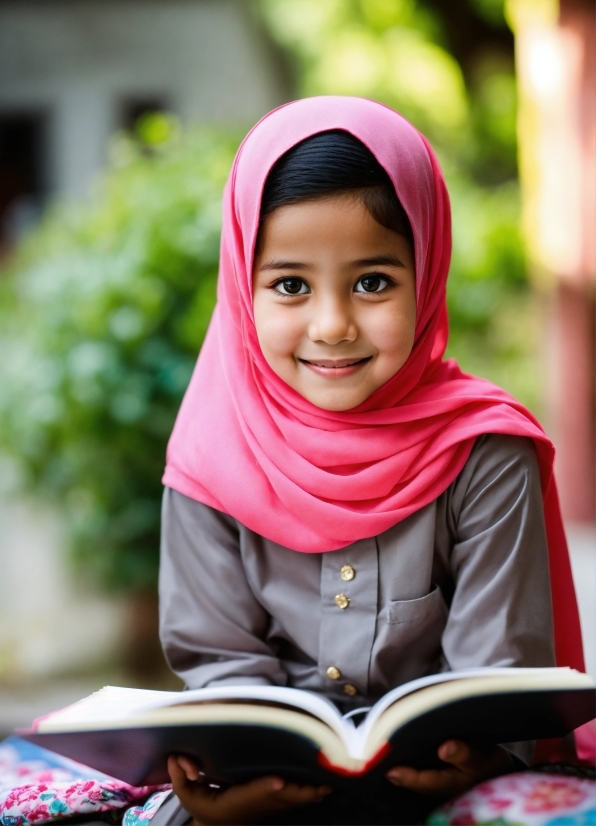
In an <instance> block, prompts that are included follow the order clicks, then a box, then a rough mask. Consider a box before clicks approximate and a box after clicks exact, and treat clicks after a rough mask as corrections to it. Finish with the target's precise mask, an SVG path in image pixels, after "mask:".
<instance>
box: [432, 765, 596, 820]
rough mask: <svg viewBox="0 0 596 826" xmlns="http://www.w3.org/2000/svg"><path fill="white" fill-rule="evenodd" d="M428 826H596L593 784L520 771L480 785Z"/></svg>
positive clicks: (437, 812)
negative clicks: (520, 772)
mask: <svg viewBox="0 0 596 826" xmlns="http://www.w3.org/2000/svg"><path fill="white" fill-rule="evenodd" d="M427 824H428V826H575V824H577V826H596V782H595V781H594V780H586V779H583V778H579V777H567V776H564V775H557V774H542V773H536V772H531V771H529V772H524V773H522V774H509V775H505V776H504V777H497V778H495V779H494V780H489V781H487V782H485V783H481V784H480V785H479V786H476V787H475V788H474V789H472V790H471V791H469V792H467V793H466V794H464V795H462V796H461V797H458V798H457V799H456V800H452V801H451V802H450V803H447V804H446V805H445V806H442V807H441V808H440V809H436V810H435V811H434V812H433V813H432V814H431V815H430V817H429V818H428V819H427Z"/></svg>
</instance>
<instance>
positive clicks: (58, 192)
mask: <svg viewBox="0 0 596 826" xmlns="http://www.w3.org/2000/svg"><path fill="white" fill-rule="evenodd" d="M595 32H596V29H595V27H594V9H593V4H592V3H591V2H588V1H587V0H560V2H558V1H557V0H507V2H503V0H167V2H166V0H0V353H1V354H2V355H1V358H0V497H1V498H0V735H3V734H8V733H9V732H10V731H11V729H12V727H13V726H14V725H17V724H18V725H26V724H28V723H29V722H30V720H31V719H32V717H33V716H35V715H37V714H41V713H44V712H46V711H48V710H51V709H52V708H55V707H58V706H60V705H65V704H66V703H68V702H71V701H73V700H75V699H78V698H79V697H81V696H83V695H85V694H87V693H89V692H90V691H92V690H95V689H96V688H99V687H101V686H102V685H103V684H105V683H106V682H111V683H118V684H127V685H146V686H156V687H177V686H178V683H177V681H176V680H175V678H173V677H172V676H171V675H169V673H168V671H167V668H166V667H165V664H164V662H163V658H162V656H161V653H160V650H159V644H158V641H157V600H156V593H155V585H156V575H157V563H158V550H159V512H160V496H161V482H160V478H161V473H162V469H163V464H164V455H165V445H166V442H167V438H168V435H169V433H170V430H171V427H172V424H173V421H174V418H175V415H176V412H177V409H178V406H179V404H180V400H181V398H182V395H183V393H184V390H185V387H186V384H187V382H188V380H189V377H190V373H191V370H192V367H193V364H194V362H195V359H196V355H197V352H198V350H199V348H200V346H201V342H202V339H203V336H204V333H205V330H206V327H207V324H208V321H209V317H210V313H211V310H212V308H213V304H214V299H215V283H216V276H217V258H218V242H219V230H220V206H221V191H222V187H223V183H224V181H225V179H226V176H227V173H228V170H229V167H230V165H231V162H232V158H233V155H234V152H235V150H236V148H237V146H238V143H239V141H240V140H241V138H242V136H243V134H245V132H246V131H247V129H248V128H250V126H252V124H253V123H254V122H255V121H256V120H257V119H258V118H259V117H261V116H262V115H263V114H265V113H266V112H267V111H268V110H270V109H271V108H273V107H275V106H277V105H279V104H281V103H283V102H285V101H287V100H291V99H293V98H296V97H301V96H305V95H316V94H356V95H362V96H365V97H371V98H375V99H377V100H380V101H383V102H385V103H387V104H389V105H390V106H392V107H394V108H396V109H397V110H399V111H400V112H402V113H403V114H404V115H406V116H407V117H408V118H409V119H410V120H411V121H412V122H413V123H414V124H415V125H416V126H418V127H419V128H420V129H421V130H422V131H423V132H425V134H426V135H427V136H428V137H429V138H430V140H431V142H432V143H433V145H434V147H435V149H436V151H437V153H438V155H439V157H440V160H441V162H442V165H443V168H444V170H445V174H446V177H447V181H448V185H449V189H450V193H451V197H452V205H453V218H454V254H453V264H452V269H451V275H450V287H449V297H448V300H449V311H450V318H451V340H450V345H449V354H450V355H453V356H455V357H457V359H458V360H459V361H460V363H461V365H462V366H463V368H464V369H466V370H468V371H470V372H474V373H477V374H479V375H482V376H486V377H487V378H489V379H492V380H494V381H496V382H497V383H499V384H501V385H502V386H504V387H505V388H506V389H507V390H509V391H510V392H512V393H513V394H515V395H516V396H517V397H518V398H519V399H520V400H521V401H522V402H523V403H524V404H526V405H527V406H528V407H530V409H531V410H532V411H533V412H534V413H535V414H536V415H537V416H538V417H539V419H540V420H541V421H542V422H543V424H544V425H545V427H546V429H547V431H548V432H549V434H550V435H551V436H552V437H553V438H554V440H555V443H556V445H557V449H558V459H557V473H558V479H559V485H560V490H561V498H562V503H563V510H564V515H565V519H566V524H567V530H568V536H569V539H570V544H571V549H572V560H573V568H574V577H575V580H576V585H577V588H578V591H579V597H580V608H581V613H582V624H583V627H584V636H585V642H586V648H587V657H588V667H589V670H590V671H591V672H592V673H593V674H596V651H595V640H594V635H595V634H594V629H595V628H596V609H595V592H596V528H595V521H596V513H595V506H596V501H595V500H596V497H595V464H596V463H595V430H596V427H595V374H596V369H595V332H594V331H595V285H596V238H595V227H596V180H595V179H596V174H595V165H596V160H595V159H596V72H595V68H596V67H595V60H596V42H595V40H596V38H595Z"/></svg>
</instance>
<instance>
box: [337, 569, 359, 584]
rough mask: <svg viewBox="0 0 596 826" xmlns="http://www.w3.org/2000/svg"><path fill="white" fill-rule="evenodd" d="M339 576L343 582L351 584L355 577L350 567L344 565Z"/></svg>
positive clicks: (354, 572)
mask: <svg viewBox="0 0 596 826" xmlns="http://www.w3.org/2000/svg"><path fill="white" fill-rule="evenodd" d="M339 575H340V577H341V578H342V579H343V581H344V582H351V581H352V580H353V579H354V577H355V576H356V571H355V570H354V569H353V568H352V566H351V565H344V566H343V568H342V569H341V571H340V572H339Z"/></svg>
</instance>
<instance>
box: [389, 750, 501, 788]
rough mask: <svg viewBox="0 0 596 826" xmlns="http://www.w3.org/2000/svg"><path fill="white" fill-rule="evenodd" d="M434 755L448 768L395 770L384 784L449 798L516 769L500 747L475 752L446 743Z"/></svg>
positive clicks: (403, 767)
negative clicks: (388, 782)
mask: <svg viewBox="0 0 596 826" xmlns="http://www.w3.org/2000/svg"><path fill="white" fill-rule="evenodd" d="M437 754H438V756H439V758H440V759H441V760H443V761H444V762H445V763H448V764H449V765H448V766H445V768H444V769H423V770H421V771H418V770H417V769H412V768H411V767H409V766H395V767H394V768H393V769H390V770H389V771H388V772H387V774H386V777H387V780H389V781H390V782H391V783H393V785H394V786H401V787H403V788H404V789H410V791H413V792H419V793H420V794H428V795H437V796H440V797H447V798H449V797H455V796H456V795H459V794H462V793H463V792H465V791H467V790H468V789H471V788H472V786H475V785H476V784H477V783H480V782H482V781H483V780H487V779H488V778H489V777H496V776H497V775H499V774H507V773H508V772H511V771H513V770H514V768H515V766H514V764H513V760H512V759H511V757H510V755H509V754H508V753H507V752H506V751H505V749H502V748H501V747H500V746H489V747H488V748H485V749H478V748H473V747H472V746H469V745H468V744H467V743H463V742H462V741H461V740H447V742H446V743H443V745H442V746H439V749H438V751H437Z"/></svg>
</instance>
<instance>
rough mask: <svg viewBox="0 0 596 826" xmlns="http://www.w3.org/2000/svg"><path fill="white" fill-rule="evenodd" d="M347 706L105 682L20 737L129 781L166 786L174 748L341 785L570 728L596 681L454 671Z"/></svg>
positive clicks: (224, 776) (207, 768)
mask: <svg viewBox="0 0 596 826" xmlns="http://www.w3.org/2000/svg"><path fill="white" fill-rule="evenodd" d="M351 714H352V716H350V715H346V716H345V717H342V715H341V714H340V712H339V711H338V710H337V708H336V707H335V706H334V705H333V703H331V702H330V701H329V700H327V699H325V698H324V697H321V696H320V695H317V694H313V693H311V692H306V691H300V690H297V689H293V688H278V687H274V686H222V687H217V688H203V689H197V690H192V691H180V692H169V691H146V690H141V689H133V688H114V687H111V686H108V687H106V688H103V689H102V690H101V691H98V692H96V693H95V694H92V695H91V696H90V697H87V698H85V699H84V700H80V701H79V702H78V703H75V704H74V705H72V706H68V707H67V708H65V709H62V710H61V711H56V712H53V713H52V714H48V715H46V716H45V717H42V718H40V719H38V720H36V721H35V723H34V724H33V727H32V729H31V730H27V731H19V732H18V733H19V735H20V736H21V737H24V738H25V739H26V740H30V741H31V742H34V743H37V744H38V745H40V746H43V747H45V748H47V749H50V750H51V751H55V752H58V753H59V754H63V755H65V756H67V757H70V758H72V759H74V760H77V761H79V762H81V763H85V764H87V765H89V766H93V767H94V768H96V769H99V770H100V771H102V772H104V773H105V774H109V775H111V776H113V777H117V778H119V779H121V780H125V781H126V782H128V783H131V784H133V785H143V784H149V783H161V782H167V781H168V775H167V770H166V762H167V756H168V754H171V753H178V754H186V755H188V756H189V757H191V758H193V759H194V760H195V761H196V762H197V763H198V764H199V765H200V766H201V767H202V769H203V771H204V772H205V774H207V775H208V776H209V777H210V778H213V779H214V780H215V781H216V782H221V783H234V782H243V781H245V780H248V779H250V778H252V777H255V776H260V775H264V774H278V775H282V776H283V777H286V778H287V779H289V780H294V781H296V782H302V783H310V782H315V783H331V784H332V785H336V786H337V785H340V786H341V785H342V778H343V782H345V781H346V779H349V780H350V782H353V780H354V779H355V778H356V777H358V776H360V777H362V776H365V775H366V776H371V775H375V776H377V775H378V774H379V773H381V772H385V771H386V770H387V769H388V768H390V767H391V766H393V765H397V764H402V765H403V764H409V765H415V766H425V765H433V764H435V765H436V762H437V760H438V758H437V757H436V750H437V748H438V746H439V745H440V744H441V743H442V742H444V741H445V740H447V739H449V738H450V737H457V738H460V739H463V740H469V741H471V742H474V743H478V744H489V743H505V742H514V741H520V740H534V739H541V738H546V737H561V736H564V735H565V734H568V733H569V732H570V731H572V730H573V729H574V728H577V727H578V726H580V725H582V724H583V723H585V722H587V721H588V720H590V719H592V718H593V717H594V716H595V715H596V684H595V683H594V680H592V679H591V677H589V676H587V675H586V674H580V673H579V672H577V671H574V670H572V669H569V668H533V669H530V668H529V669H522V668H484V669H476V670H469V671H457V672H450V673H446V674H436V675H433V676H430V677H423V678H421V679H418V680H413V681H412V682H409V683H406V684H405V685H402V686H399V687H398V688H396V689H394V690H393V691H390V692H389V693H388V694H386V695H385V696H384V697H382V698H381V699H380V700H379V701H378V702H377V703H376V704H375V705H374V706H373V707H372V708H371V709H369V710H367V713H366V716H365V718H364V720H363V722H361V724H360V725H358V726H357V725H356V724H355V722H354V717H355V716H356V714H355V713H354V712H352V713H351ZM360 716H362V715H360Z"/></svg>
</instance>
